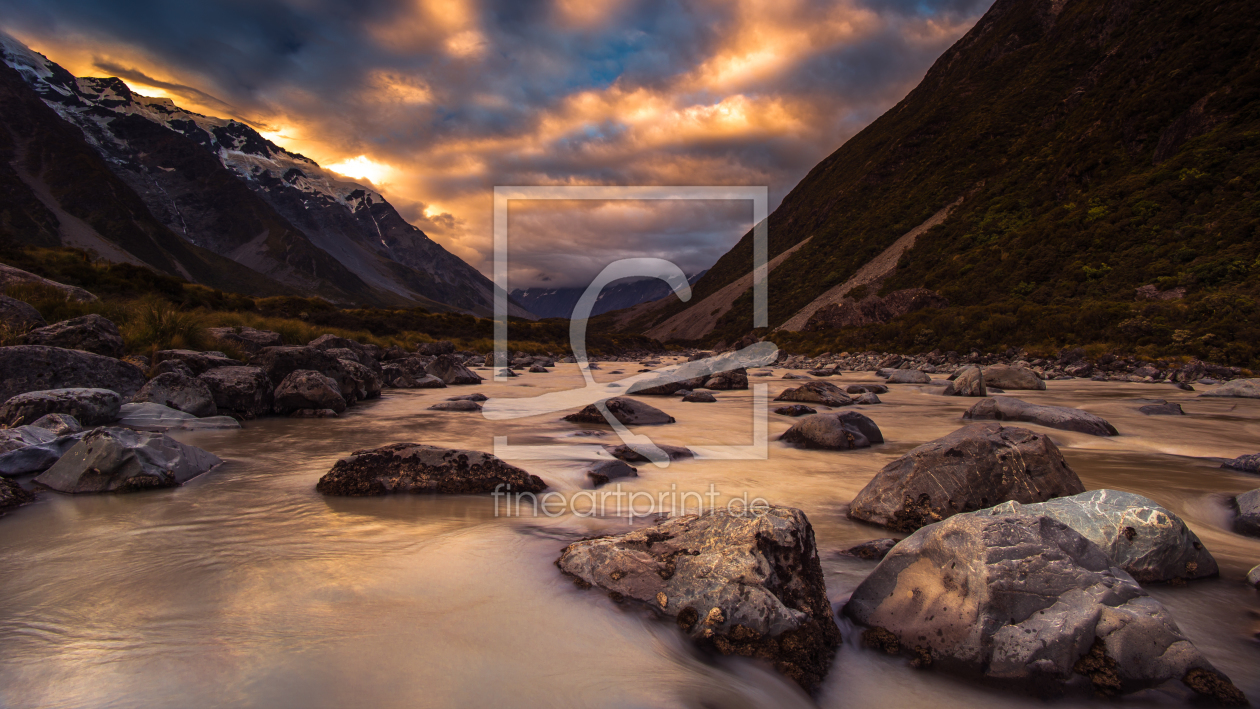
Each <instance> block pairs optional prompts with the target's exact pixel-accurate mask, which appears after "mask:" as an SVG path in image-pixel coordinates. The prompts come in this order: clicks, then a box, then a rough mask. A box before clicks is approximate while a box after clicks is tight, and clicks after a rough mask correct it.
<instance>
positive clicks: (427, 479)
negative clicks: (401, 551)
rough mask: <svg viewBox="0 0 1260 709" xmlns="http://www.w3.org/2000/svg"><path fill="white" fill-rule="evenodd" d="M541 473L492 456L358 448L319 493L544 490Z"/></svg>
mask: <svg viewBox="0 0 1260 709" xmlns="http://www.w3.org/2000/svg"><path fill="white" fill-rule="evenodd" d="M546 488H547V485H546V483H544V482H543V481H542V480H541V479H540V478H539V477H538V476H537V475H530V474H529V473H527V472H525V471H524V470H521V469H520V468H518V467H516V466H514V465H509V464H507V463H504V462H503V461H502V460H499V459H498V458H496V457H495V456H493V455H490V454H489V453H482V452H480V451H471V450H456V449H453V448H438V447H436V446H426V445H422V444H419V443H394V444H392V445H388V446H383V447H381V448H373V449H365V450H358V451H355V452H354V453H351V454H350V455H349V456H347V457H345V458H342V459H341V460H338V461H337V462H336V464H334V465H333V467H332V469H331V470H329V471H328V472H327V473H326V474H324V476H323V477H322V478H320V479H319V482H318V483H317V484H316V485H315V489H316V490H318V491H319V492H322V493H324V494H325V495H344V496H350V497H362V496H370V495H389V494H392V493H415V494H419V493H446V494H452V495H467V494H477V493H487V492H496V491H497V492H503V493H519V492H532V493H538V492H542V491H543V490H545V489H546Z"/></svg>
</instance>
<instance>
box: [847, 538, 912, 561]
mask: <svg viewBox="0 0 1260 709" xmlns="http://www.w3.org/2000/svg"><path fill="white" fill-rule="evenodd" d="M899 541H901V540H900V539H892V538H889V537H885V538H884V539H872V540H871V541H869V542H862V543H861V544H858V545H857V546H852V547H849V548H848V549H845V550H844V551H842V552H840V555H841V556H851V557H854V558H856V559H862V560H864V561H879V560H880V559H883V558H884V557H886V556H888V552H890V551H892V548H893V547H895V546H897V542H899Z"/></svg>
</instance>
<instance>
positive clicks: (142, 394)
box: [131, 372, 218, 416]
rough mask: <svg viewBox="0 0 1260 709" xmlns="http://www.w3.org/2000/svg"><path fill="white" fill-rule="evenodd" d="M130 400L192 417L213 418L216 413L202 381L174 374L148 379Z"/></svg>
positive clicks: (212, 399) (208, 389)
mask: <svg viewBox="0 0 1260 709" xmlns="http://www.w3.org/2000/svg"><path fill="white" fill-rule="evenodd" d="M131 400H132V401H133V402H136V403H144V402H146V401H149V402H153V403H155V404H161V405H163V406H169V407H171V408H172V409H178V410H179V411H183V412H185V413H189V414H192V415H193V416H214V415H215V414H216V413H218V408H217V407H216V406H215V405H214V395H213V394H211V393H210V387H208V386H207V385H206V383H205V382H204V381H202V380H200V379H197V378H195V377H190V376H188V375H185V374H176V373H174V372H167V373H166V374H159V375H158V376H156V377H154V378H152V379H150V380H149V381H148V383H147V384H145V385H144V386H143V387H141V389H140V391H139V392H137V393H136V395H135V396H134V397H133V398H132V399H131Z"/></svg>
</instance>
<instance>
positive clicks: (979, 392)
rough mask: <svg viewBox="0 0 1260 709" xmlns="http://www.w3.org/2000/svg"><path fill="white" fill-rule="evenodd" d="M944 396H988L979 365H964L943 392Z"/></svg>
mask: <svg viewBox="0 0 1260 709" xmlns="http://www.w3.org/2000/svg"><path fill="white" fill-rule="evenodd" d="M943 394H944V395H945V396H988V391H987V390H986V389H985V386H984V374H983V373H982V372H981V371H980V368H979V367H975V366H971V367H964V368H963V369H962V370H961V371H960V372H958V376H956V377H954V380H953V381H951V382H950V383H949V384H948V385H947V386H946V387H945V391H944V392H943Z"/></svg>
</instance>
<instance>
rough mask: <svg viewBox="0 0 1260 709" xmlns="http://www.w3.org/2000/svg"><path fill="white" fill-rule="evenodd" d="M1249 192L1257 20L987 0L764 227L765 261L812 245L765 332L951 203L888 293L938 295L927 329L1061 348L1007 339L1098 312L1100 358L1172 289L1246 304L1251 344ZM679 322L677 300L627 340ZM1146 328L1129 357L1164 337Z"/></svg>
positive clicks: (746, 253)
mask: <svg viewBox="0 0 1260 709" xmlns="http://www.w3.org/2000/svg"><path fill="white" fill-rule="evenodd" d="M1258 178H1260V13H1256V12H1255V10H1254V7H1253V6H1252V4H1251V3H1249V2H1245V1H1243V0H1225V1H1224V2H1220V3H1216V4H1212V5H1202V4H1197V3H1181V2H1175V1H1173V0H1148V1H1147V2H1137V1H1136V0H998V1H997V2H996V3H995V4H994V5H993V6H992V8H991V9H990V10H989V12H988V13H986V15H985V16H984V17H983V18H982V19H981V20H980V22H979V23H977V25H976V26H975V27H974V28H973V29H972V30H971V31H970V32H968V33H967V35H966V36H964V37H963V38H962V39H961V40H960V41H959V42H958V43H957V44H955V45H954V46H953V47H951V48H950V49H949V50H948V51H947V52H945V54H944V55H942V56H941V58H940V59H939V60H938V61H937V62H936V63H935V64H934V66H933V67H932V69H931V70H930V71H929V72H928V74H927V75H926V77H925V78H924V80H923V82H922V83H921V84H920V85H919V86H918V87H917V88H916V89H915V90H914V91H912V92H911V93H910V94H909V95H908V96H907V97H906V98H905V99H903V100H902V101H901V102H900V103H898V104H897V105H896V106H895V107H894V108H892V109H891V110H890V111H888V112H887V113H886V114H884V115H883V116H881V117H880V118H879V119H877V120H876V121H875V122H873V123H872V124H871V125H870V126H868V127H867V128H866V129H864V130H863V131H862V132H860V133H859V134H858V135H856V136H855V137H854V138H852V139H851V140H849V141H848V142H847V143H846V144H845V145H843V146H842V147H841V148H840V149H838V150H837V151H836V152H835V153H833V154H832V155H831V156H829V157H828V158H826V159H825V160H823V161H822V162H821V163H819V164H818V165H817V166H816V167H815V168H814V169H813V170H811V171H810V173H809V174H808V175H807V176H806V177H805V179H803V180H802V181H801V183H800V184H798V185H797V186H796V188H794V189H793V190H792V192H791V193H790V194H789V195H788V196H787V197H786V198H785V199H784V201H783V203H782V204H781V205H780V206H779V207H778V209H776V210H775V211H774V212H773V213H772V214H771V216H770V218H769V235H770V256H771V257H774V256H775V255H777V254H780V253H783V252H784V251H786V250H787V249H789V248H791V247H792V246H793V245H796V244H800V243H802V242H804V241H805V240H806V239H809V241H808V242H807V243H804V244H803V245H802V246H801V248H800V249H799V250H798V251H796V252H795V253H793V254H792V255H791V256H790V257H789V258H788V259H786V260H785V262H784V263H783V264H782V265H780V266H779V267H778V268H776V269H775V270H774V271H773V272H772V274H771V275H770V280H769V283H770V325H771V327H772V328H773V327H777V326H780V325H782V324H783V323H785V322H787V321H789V320H790V319H792V317H793V315H795V314H797V313H799V312H802V309H803V308H806V306H808V305H809V304H810V303H811V302H812V301H814V300H815V299H816V298H818V297H819V296H821V295H823V294H824V293H826V292H827V291H828V290H829V289H831V288H834V287H836V286H838V285H840V284H842V283H844V282H845V281H846V279H848V278H849V277H851V276H853V275H854V274H855V273H856V272H857V271H858V270H859V269H860V268H861V267H862V266H863V265H864V264H866V263H868V262H869V261H871V260H872V259H873V258H875V257H877V256H878V255H879V254H881V253H882V252H884V250H885V249H887V248H888V247H889V246H891V245H892V244H893V243H894V242H895V241H896V240H897V239H898V238H900V237H902V236H903V235H905V234H907V232H910V231H911V230H912V229H914V228H915V227H916V226H918V225H921V224H923V223H924V222H925V221H927V220H928V219H929V218H930V217H932V216H933V215H934V214H937V213H938V212H940V211H941V210H942V209H944V208H945V207H946V206H948V205H951V204H953V203H955V202H958V204H957V206H956V207H955V208H954V209H953V210H952V211H950V212H949V213H948V216H947V218H945V219H944V220H943V222H942V223H941V224H939V225H937V226H935V227H933V228H930V229H927V230H926V231H925V232H924V233H923V234H921V235H920V236H919V237H918V239H917V240H916V241H915V243H914V246H913V247H912V248H910V249H909V250H908V251H906V252H905V253H904V254H903V255H902V257H901V258H900V260H899V262H898V265H897V268H896V269H895V271H894V272H892V273H891V274H889V275H888V276H887V277H886V278H885V279H884V280H882V281H881V283H880V287H881V288H882V289H883V292H888V291H890V290H895V289H901V288H910V287H926V288H930V289H934V290H938V291H940V292H941V293H942V294H944V295H945V296H946V297H947V298H948V299H949V301H950V303H951V308H952V309H947V311H948V312H947V313H945V314H944V315H941V317H938V318H936V319H937V321H938V322H943V321H945V320H947V318H946V316H947V315H948V314H949V313H961V312H962V310H964V309H967V308H978V307H983V308H988V309H990V310H995V311H996V310H1002V311H1003V317H1008V318H1010V319H1011V320H1012V321H1013V324H1007V325H1005V329H1006V330H1007V331H1008V332H1009V333H1010V337H1009V338H1008V339H1007V340H1005V341H1006V342H1016V343H1017V342H1018V341H1019V340H1020V339H1021V338H1024V339H1026V338H1027V337H1030V336H1035V337H1045V338H1046V339H1047V340H1054V339H1055V337H1054V336H1053V334H1052V333H1039V332H1038V333H1033V332H1031V331H1027V332H1024V331H1020V328H1023V327H1025V325H1026V323H1027V321H1028V320H1029V318H1030V317H1031V313H1032V312H1034V311H1035V310H1036V309H1037V308H1042V309H1054V308H1059V309H1068V310H1071V309H1078V310H1080V309H1085V310H1090V311H1091V312H1096V313H1097V322H1095V323H1094V325H1093V327H1094V330H1095V331H1096V334H1097V337H1098V339H1108V338H1114V339H1123V333H1120V332H1118V331H1117V330H1116V329H1115V328H1117V327H1118V326H1119V323H1121V322H1124V321H1126V320H1129V319H1133V318H1134V317H1146V316H1143V315H1142V313H1141V312H1139V311H1140V307H1139V306H1138V305H1136V304H1135V289H1137V288H1139V287H1141V286H1145V285H1155V286H1156V291H1157V292H1163V293H1164V295H1163V296H1162V297H1167V298H1171V297H1172V296H1174V295H1176V291H1171V290H1170V289H1172V288H1173V287H1181V288H1185V289H1186V295H1185V302H1186V304H1187V305H1188V306H1192V305H1193V304H1194V303H1196V302H1198V299H1202V298H1207V297H1210V296H1212V295H1213V294H1239V295H1240V297H1243V298H1244V301H1246V302H1250V303H1252V305H1251V306H1247V305H1246V303H1243V304H1242V305H1239V306H1237V307H1238V308H1241V310H1239V311H1238V313H1239V317H1238V318H1235V319H1234V320H1233V321H1231V322H1233V324H1232V325H1229V324H1226V325H1222V327H1225V328H1226V331H1225V332H1216V333H1215V336H1216V337H1218V338H1221V339H1225V338H1229V339H1233V340H1238V339H1245V337H1244V334H1245V333H1246V332H1251V331H1252V329H1254V327H1255V326H1254V323H1253V322H1252V320H1251V319H1250V317H1251V316H1248V315H1247V314H1246V313H1245V312H1243V311H1245V310H1246V308H1247V307H1252V308H1253V309H1254V296H1255V295H1256V290H1257V278H1258V276H1260V261H1257V256H1260V235H1258V234H1257V232H1256V227H1257V225H1258V224H1260V200H1258V199H1257V193H1260V185H1258V184H1257V183H1258ZM960 200H961V201H960ZM810 237H812V238H810ZM751 248H752V244H751V234H749V235H746V236H745V237H744V238H743V239H742V240H741V241H740V242H739V244H737V245H736V247H734V248H733V249H732V250H731V251H730V252H728V253H727V254H726V255H724V256H723V257H722V259H720V260H719V261H718V263H717V264H716V265H715V266H714V267H713V269H712V270H711V271H710V272H709V273H708V274H707V275H706V276H705V278H703V279H701V280H700V281H699V283H697V286H696V294H695V295H696V298H695V299H693V302H698V300H703V298H704V297H706V296H707V295H709V294H712V293H714V292H716V291H718V290H719V289H721V288H722V287H724V286H726V285H728V284H730V283H733V282H734V281H735V280H736V279H738V278H740V277H741V276H744V275H745V274H747V273H748V272H749V271H750V270H751V265H752V264H751ZM1157 297H1160V296H1157ZM750 300H751V295H750V294H749V293H745V294H744V295H743V296H741V299H740V302H737V303H736V305H735V307H733V308H732V309H731V311H730V312H729V313H728V314H727V315H726V316H724V317H723V318H722V319H721V320H720V321H718V322H717V323H715V324H714V326H713V327H712V329H710V330H709V331H708V333H707V334H706V335H705V336H704V339H709V340H716V339H720V338H725V339H731V338H738V337H740V336H742V335H743V334H745V333H747V332H748V331H749V329H750V328H751V318H750V312H751V304H750ZM1107 304H1114V305H1115V306H1116V307H1112V306H1111V305H1107ZM1119 304H1127V305H1124V306H1120V305H1119ZM1021 307H1022V308H1025V312H1024V314H1023V315H1022V316H1020V315H1017V314H1016V313H1017V312H1018V311H1019V309H1020V308H1021ZM1143 307H1145V306H1143ZM1230 307H1233V306H1230ZM687 308H688V305H686V304H682V303H679V302H677V301H674V302H672V303H669V304H668V305H666V306H664V307H661V308H657V309H655V310H653V311H652V312H651V313H649V314H648V315H646V316H644V317H641V318H640V319H639V320H637V321H636V322H634V323H633V325H632V327H634V328H637V329H639V330H648V329H650V328H651V327H652V326H654V325H656V324H659V323H661V322H663V321H665V320H666V319H668V318H670V317H671V316H673V315H676V314H677V313H680V312H682V311H684V310H686V309H687ZM1160 317H1164V316H1163V315H1160ZM1169 317H1173V316H1172V315H1170V316H1169ZM1077 324H1079V323H1068V325H1072V326H1075V325H1077ZM973 328H974V325H973ZM963 329H965V328H963ZM1151 329H1152V332H1151V333H1149V336H1147V337H1145V338H1136V339H1135V340H1134V341H1135V342H1136V343H1138V344H1142V343H1143V342H1146V343H1148V344H1158V342H1157V340H1158V338H1159V337H1161V336H1165V335H1166V336H1167V337H1172V329H1171V328H1163V330H1166V331H1167V332H1165V333H1164V334H1163V335H1161V334H1160V330H1161V328H1160V327H1159V326H1158V324H1155V326H1153V327H1152V328H1151ZM1021 333H1022V334H1021ZM929 334H930V335H934V336H936V338H937V339H936V341H933V340H932V338H931V337H930V336H925V337H924V340H923V343H924V344H925V345H931V344H940V343H942V342H944V344H946V345H948V346H951V347H956V348H958V349H961V348H962V347H963V346H970V344H969V343H974V344H976V345H977V346H978V345H979V344H981V341H982V340H984V339H985V337H989V336H988V335H985V336H983V337H982V336H980V335H979V334H978V333H970V334H969V333H965V332H959V333H951V334H949V335H948V336H946V333H942V332H940V331H939V329H938V330H937V331H936V332H934V333H929ZM973 335H974V337H973ZM1073 336H1076V335H1073ZM993 337H997V335H994V336H993ZM969 338H970V339H969ZM1060 339H1064V338H1060ZM1067 339H1070V337H1069V338H1067ZM998 341H999V342H1002V341H1003V340H998ZM988 344H993V343H988Z"/></svg>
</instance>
